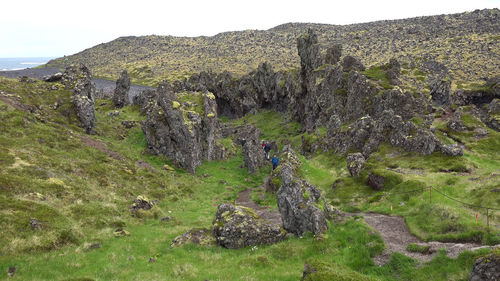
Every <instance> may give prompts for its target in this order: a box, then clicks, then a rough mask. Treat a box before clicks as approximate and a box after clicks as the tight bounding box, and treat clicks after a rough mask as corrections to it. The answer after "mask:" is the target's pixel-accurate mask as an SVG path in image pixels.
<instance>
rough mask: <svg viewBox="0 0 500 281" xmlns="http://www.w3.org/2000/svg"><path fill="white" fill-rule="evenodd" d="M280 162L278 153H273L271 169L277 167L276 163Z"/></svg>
mask: <svg viewBox="0 0 500 281" xmlns="http://www.w3.org/2000/svg"><path fill="white" fill-rule="evenodd" d="M279 163H280V159H279V158H278V154H276V153H275V154H274V156H273V159H272V160H271V164H273V170H274V169H276V167H278V164H279Z"/></svg>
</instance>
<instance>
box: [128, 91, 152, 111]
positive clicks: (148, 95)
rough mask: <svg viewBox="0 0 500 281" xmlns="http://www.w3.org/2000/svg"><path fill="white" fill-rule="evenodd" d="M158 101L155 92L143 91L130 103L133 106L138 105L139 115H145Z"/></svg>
mask: <svg viewBox="0 0 500 281" xmlns="http://www.w3.org/2000/svg"><path fill="white" fill-rule="evenodd" d="M157 100H158V95H157V94H156V90H149V89H148V90H144V91H142V92H140V93H139V94H138V95H136V96H134V98H133V100H132V102H133V104H134V105H138V106H139V107H140V108H141V113H142V114H146V112H148V111H149V110H150V109H151V107H152V106H153V105H154V104H155V103H156V101H157Z"/></svg>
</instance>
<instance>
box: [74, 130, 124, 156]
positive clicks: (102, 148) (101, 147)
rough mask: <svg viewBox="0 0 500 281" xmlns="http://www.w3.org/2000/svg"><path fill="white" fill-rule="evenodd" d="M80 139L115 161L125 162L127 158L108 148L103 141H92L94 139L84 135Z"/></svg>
mask: <svg viewBox="0 0 500 281" xmlns="http://www.w3.org/2000/svg"><path fill="white" fill-rule="evenodd" d="M78 137H79V138H80V140H81V141H82V142H83V143H84V144H86V145H88V146H90V147H93V148H95V149H97V150H100V151H101V152H104V153H106V154H107V155H108V156H109V157H111V158H113V159H116V160H119V161H123V160H125V158H124V157H123V156H122V155H120V154H119V153H118V152H116V151H113V150H111V149H109V148H108V146H107V145H106V144H105V143H103V142H102V141H98V140H95V139H92V138H89V137H87V136H84V135H78Z"/></svg>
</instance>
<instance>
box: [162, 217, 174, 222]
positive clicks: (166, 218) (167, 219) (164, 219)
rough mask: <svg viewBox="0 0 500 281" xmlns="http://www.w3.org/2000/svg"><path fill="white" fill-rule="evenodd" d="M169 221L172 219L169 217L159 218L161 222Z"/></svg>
mask: <svg viewBox="0 0 500 281" xmlns="http://www.w3.org/2000/svg"><path fill="white" fill-rule="evenodd" d="M170 220H172V217H170V216H166V217H163V218H161V221H170Z"/></svg>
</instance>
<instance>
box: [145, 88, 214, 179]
mask: <svg viewBox="0 0 500 281" xmlns="http://www.w3.org/2000/svg"><path fill="white" fill-rule="evenodd" d="M157 95H158V98H157V101H156V102H154V103H153V104H151V105H150V106H151V107H150V108H149V110H148V112H147V119H146V120H145V121H143V122H142V123H141V126H142V130H143V131H144V133H145V135H146V140H147V143H148V147H149V149H150V150H151V152H153V153H155V154H162V155H164V156H166V157H167V158H169V159H171V160H173V161H175V162H176V163H177V164H178V165H180V166H181V167H183V168H185V169H186V170H188V171H189V172H191V173H194V172H195V170H196V167H197V166H198V165H200V164H201V161H202V160H203V159H206V160H214V159H221V158H223V156H224V147H223V146H222V145H221V144H219V142H218V140H219V139H220V125H219V120H218V118H217V104H216V102H215V97H214V95H213V94H212V93H210V92H205V93H200V92H184V93H178V94H176V93H174V92H173V91H172V90H171V89H170V86H169V85H168V84H166V83H162V84H160V86H159V87H158V90H157ZM186 95H189V96H190V97H189V100H196V102H183V101H182V99H185V97H186Z"/></svg>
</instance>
